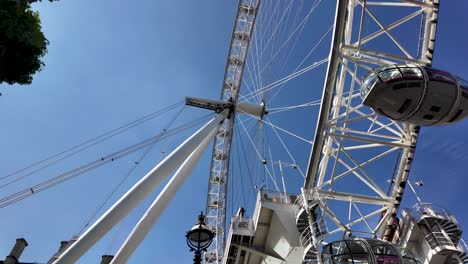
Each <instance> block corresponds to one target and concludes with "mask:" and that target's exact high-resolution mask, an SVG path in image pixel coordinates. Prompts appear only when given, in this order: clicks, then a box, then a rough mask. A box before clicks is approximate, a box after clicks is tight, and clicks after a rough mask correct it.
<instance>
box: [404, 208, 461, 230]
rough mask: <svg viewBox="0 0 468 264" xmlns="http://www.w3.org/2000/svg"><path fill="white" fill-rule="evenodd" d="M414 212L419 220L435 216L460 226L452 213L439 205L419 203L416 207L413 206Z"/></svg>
mask: <svg viewBox="0 0 468 264" xmlns="http://www.w3.org/2000/svg"><path fill="white" fill-rule="evenodd" d="M413 212H414V215H415V216H417V217H418V219H422V218H424V217H425V216H433V217H437V218H441V219H445V220H449V221H452V222H453V223H455V224H457V225H458V221H457V219H456V218H455V216H454V215H453V214H452V213H450V212H449V211H448V210H447V209H445V208H443V207H440V206H438V205H434V204H430V203H417V204H416V205H415V206H413Z"/></svg>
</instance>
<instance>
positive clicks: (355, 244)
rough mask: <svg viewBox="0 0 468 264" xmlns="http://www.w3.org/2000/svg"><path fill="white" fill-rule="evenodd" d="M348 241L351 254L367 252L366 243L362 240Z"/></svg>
mask: <svg viewBox="0 0 468 264" xmlns="http://www.w3.org/2000/svg"><path fill="white" fill-rule="evenodd" d="M346 242H347V243H348V247H349V251H351V254H353V255H354V254H367V253H368V252H367V250H366V247H365V245H364V244H363V243H362V242H361V241H353V240H349V241H346Z"/></svg>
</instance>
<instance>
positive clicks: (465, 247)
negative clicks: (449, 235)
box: [457, 238, 468, 253]
mask: <svg viewBox="0 0 468 264" xmlns="http://www.w3.org/2000/svg"><path fill="white" fill-rule="evenodd" d="M457 248H458V249H459V250H460V251H461V252H467V253H468V245H467V244H466V242H465V239H463V238H460V241H459V242H458V246H457Z"/></svg>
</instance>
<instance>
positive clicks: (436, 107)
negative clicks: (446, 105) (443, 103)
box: [430, 105, 440, 113]
mask: <svg viewBox="0 0 468 264" xmlns="http://www.w3.org/2000/svg"><path fill="white" fill-rule="evenodd" d="M430 110H431V111H432V112H436V113H438V112H439V111H440V106H435V105H433V106H431V109H430Z"/></svg>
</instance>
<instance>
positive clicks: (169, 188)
mask: <svg viewBox="0 0 468 264" xmlns="http://www.w3.org/2000/svg"><path fill="white" fill-rule="evenodd" d="M215 133H216V130H214V131H213V132H212V133H211V134H210V135H209V136H208V137H207V138H206V139H205V140H204V141H203V142H202V143H201V144H200V146H199V147H198V148H197V149H196V150H195V151H194V152H193V153H192V154H191V155H190V156H189V157H188V158H187V159H186V160H185V162H184V163H183V164H182V166H181V167H180V168H179V169H178V170H177V172H176V173H175V174H174V176H172V178H171V180H170V181H169V182H168V183H167V185H166V186H165V187H164V189H163V190H162V191H161V193H160V194H159V195H158V197H157V198H156V200H154V202H153V203H152V204H151V206H150V207H149V208H148V210H147V211H146V212H145V214H144V215H143V216H142V217H141V219H140V221H139V222H138V224H137V225H136V226H135V228H133V230H132V232H131V233H130V235H129V236H128V237H127V239H126V240H125V242H124V243H123V244H122V246H121V247H120V249H119V251H118V252H117V254H116V255H115V257H114V259H113V260H112V262H111V264H125V263H127V262H128V258H130V256H131V255H132V254H133V252H134V251H135V250H136V249H137V248H138V246H139V245H140V244H141V242H142V241H143V240H144V239H145V237H146V235H148V233H149V231H150V230H151V228H152V227H153V226H154V224H155V223H156V221H158V219H159V217H160V216H161V214H162V212H163V211H164V210H165V209H166V207H167V206H168V205H169V203H170V202H171V201H172V199H173V198H174V196H175V195H176V193H177V192H178V191H179V189H180V187H181V186H182V185H183V184H184V182H185V180H186V179H187V178H188V176H189V175H190V173H191V171H192V170H193V167H195V164H197V162H198V160H199V159H200V157H201V156H202V154H203V152H204V151H205V150H206V148H207V147H208V145H209V143H210V142H211V141H212V140H213V137H214V135H215Z"/></svg>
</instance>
